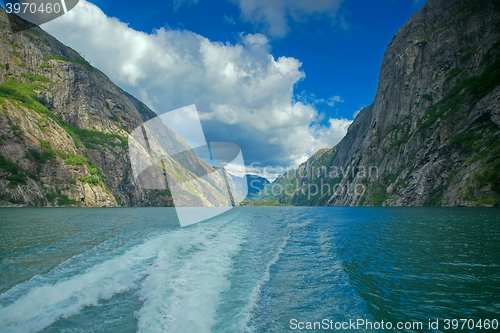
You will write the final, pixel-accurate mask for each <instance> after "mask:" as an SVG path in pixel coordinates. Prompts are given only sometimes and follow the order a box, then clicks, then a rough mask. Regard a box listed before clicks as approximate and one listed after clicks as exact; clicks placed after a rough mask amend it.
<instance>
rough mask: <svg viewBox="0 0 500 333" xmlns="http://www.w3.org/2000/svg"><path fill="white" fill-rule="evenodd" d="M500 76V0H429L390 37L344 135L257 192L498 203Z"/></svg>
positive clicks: (337, 200)
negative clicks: (367, 94) (372, 86)
mask: <svg viewBox="0 0 500 333" xmlns="http://www.w3.org/2000/svg"><path fill="white" fill-rule="evenodd" d="M499 84H500V2H499V1H495V0H476V1H471V0H467V1H466V0H429V1H428V2H427V3H426V4H425V5H424V6H423V7H422V8H421V9H420V10H419V11H418V12H417V13H416V14H414V15H413V16H412V17H411V18H410V20H409V21H408V22H407V23H406V24H405V25H404V26H403V27H402V28H401V29H400V30H399V31H398V32H397V34H396V35H395V36H394V38H393V40H392V41H391V43H390V44H389V45H388V47H387V50H386V51H385V53H384V58H383V60H382V66H381V69H380V77H379V83H378V88H377V93H376V96H375V99H374V101H373V103H372V104H371V105H370V106H368V107H366V108H364V109H363V110H362V111H361V112H360V113H359V114H358V116H357V117H356V119H355V120H354V122H353V123H352V125H351V126H350V128H349V130H348V133H347V135H346V136H345V138H344V139H343V140H342V141H341V142H340V143H339V144H338V145H337V146H336V147H334V148H332V149H326V150H322V151H320V152H318V153H316V154H315V155H314V156H313V157H311V159H309V160H308V161H307V162H306V163H304V164H303V165H301V166H300V167H299V170H294V171H291V172H289V173H288V174H286V175H283V176H281V177H280V178H278V180H277V181H276V182H275V183H273V184H271V185H269V186H268V187H267V188H266V189H265V190H264V192H263V193H262V194H261V195H260V196H259V197H258V198H257V200H258V201H261V203H266V202H267V203H269V204H276V203H282V204H301V205H389V206H422V205H450V206H460V205H466V206H469V205H498V204H499V203H500V130H499V128H500V86H499ZM287 184H291V185H288V187H287V190H288V191H287V193H285V191H284V189H285V187H284V185H287ZM277 185H279V186H277ZM273 186H274V187H273ZM272 190H274V192H272Z"/></svg>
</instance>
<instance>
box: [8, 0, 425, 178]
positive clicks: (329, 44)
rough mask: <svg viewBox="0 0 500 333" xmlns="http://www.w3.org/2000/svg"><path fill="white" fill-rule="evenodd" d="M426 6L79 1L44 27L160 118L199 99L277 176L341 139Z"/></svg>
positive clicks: (363, 1) (360, 0)
mask: <svg viewBox="0 0 500 333" xmlns="http://www.w3.org/2000/svg"><path fill="white" fill-rule="evenodd" d="M0 1H1V0H0ZM424 3H425V0H315V1H311V0H171V1H165V0H162V1H160V0H149V1H147V2H137V1H128V0H122V1H116V0H90V1H85V0H80V2H79V3H78V5H77V6H76V7H75V8H74V9H73V10H71V11H70V12H68V13H67V14H65V15H63V16H61V17H59V18H57V19H55V20H53V21H51V22H49V23H46V24H44V25H42V28H43V29H44V30H46V31H47V32H49V33H50V34H52V35H53V36H54V37H56V38H57V39H59V40H60V41H62V42H64V43H65V44H67V45H68V46H71V47H72V48H73V49H75V50H77V51H79V52H80V53H81V54H82V55H83V56H84V57H85V58H86V59H87V60H88V61H89V62H91V64H92V65H93V66H95V67H97V68H99V69H100V70H101V71H102V72H104V73H105V74H106V75H107V76H108V77H109V78H110V79H111V80H112V81H113V82H114V83H115V84H117V85H118V86H120V87H121V88H122V89H124V90H125V91H127V92H129V93H131V94H133V95H134V96H135V97H137V98H138V99H140V100H142V101H143V102H144V103H146V104H147V105H148V106H149V107H150V108H151V109H153V110H154V111H155V112H156V113H158V114H162V113H165V112H168V111H171V110H175V109H178V108H181V107H184V106H187V105H191V104H195V105H196V108H197V110H198V112H199V115H200V118H201V120H202V127H203V130H204V132H205V136H206V138H207V141H208V142H233V143H236V144H238V145H239V146H240V147H241V151H242V154H243V157H244V159H245V164H246V165H247V171H249V172H251V173H256V174H260V175H263V176H265V177H266V178H269V179H273V178H275V177H276V175H277V173H279V172H280V171H281V168H287V167H297V166H298V165H299V164H300V163H302V162H304V161H305V160H306V159H307V158H308V157H310V156H311V155H312V154H314V153H315V152H316V151H317V150H318V149H321V148H331V147H333V146H334V145H336V144H337V143H338V142H339V141H340V140H341V139H342V137H343V136H344V135H345V133H346V131H347V128H348V126H349V125H350V123H351V122H352V120H353V119H354V117H355V115H356V113H357V112H358V111H359V110H361V109H362V108H363V107H364V106H367V105H369V104H371V103H372V101H373V98H374V96H375V92H376V88H377V81H378V75H379V69H380V64H381V61H382V56H383V53H384V51H385V49H386V47H387V45H388V44H389V42H390V41H391V39H392V37H393V36H394V34H395V33H396V32H397V31H398V29H399V28H400V27H402V26H403V25H404V24H405V22H406V21H407V20H408V19H409V18H410V16H411V15H412V14H414V13H415V12H416V11H417V10H418V9H420V8H421V7H422V5H423V4H424ZM250 165H252V167H250ZM264 169H265V170H266V173H265V174H264V173H263V170H264Z"/></svg>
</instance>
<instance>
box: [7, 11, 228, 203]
mask: <svg viewBox="0 0 500 333" xmlns="http://www.w3.org/2000/svg"><path fill="white" fill-rule="evenodd" d="M27 28H28V27H27V26H25V23H24V22H23V21H21V20H20V19H18V20H17V24H16V23H15V24H13V25H11V24H10V22H9V19H8V17H7V14H6V13H5V11H4V10H3V9H1V8H0V110H1V111H2V112H1V113H0V206H12V205H23V206H63V205H78V206H88V207H95V206H117V205H124V206H125V205H126V206H169V205H172V198H171V195H170V192H169V190H168V189H165V190H161V189H160V190H148V189H143V188H141V187H140V186H139V185H138V184H136V182H135V181H134V177H133V174H132V170H131V165H130V160H129V156H128V154H127V148H128V134H129V133H130V132H131V131H133V130H134V129H135V128H137V127H138V126H140V125H141V124H142V123H144V122H145V121H147V120H149V119H152V118H153V117H155V116H156V114H155V113H153V112H152V111H151V110H150V109H148V108H147V107H146V106H145V105H144V104H143V103H141V102H140V101H138V100H137V99H135V98H134V97H132V96H131V95H129V94H127V93H125V92H124V91H122V90H121V89H120V88H118V87H117V86H115V85H114V84H113V83H112V82H111V81H110V80H109V79H108V78H107V77H106V76H105V75H104V74H103V73H101V72H100V71H99V70H97V69H95V68H93V67H92V66H91V65H90V64H89V63H88V62H86V61H85V59H83V58H82V57H81V56H80V55H79V54H78V53H77V52H75V51H74V50H72V49H70V48H68V47H66V46H64V45H62V44H61V43H60V42H58V41H57V40H55V39H54V38H53V37H51V36H50V35H48V34H46V33H45V32H44V31H43V30H41V29H40V28H38V27H33V28H31V29H27ZM163 132H164V134H165V135H166V136H168V140H170V142H172V143H175V145H176V146H177V147H179V146H180V147H185V149H186V150H187V149H189V146H188V145H187V143H186V142H185V141H184V140H183V139H182V138H181V137H179V136H178V135H176V134H175V133H174V132H172V131H171V130H170V129H168V128H167V127H165V130H164V131H163ZM166 149H167V150H168V147H166ZM167 153H168V151H167ZM188 155H189V154H188ZM191 155H192V156H191ZM191 155H189V156H187V157H186V159H187V162H186V163H187V164H186V165H189V166H190V168H186V167H185V165H184V164H183V165H180V164H179V163H178V162H177V161H175V160H171V161H170V162H169V163H168V165H169V166H170V167H172V170H173V171H172V173H173V174H172V176H173V177H184V178H189V179H190V178H196V177H195V176H194V175H193V173H196V170H206V169H212V168H211V167H210V166H208V165H206V164H205V163H204V162H203V161H201V160H199V159H198V158H197V157H196V156H194V155H193V154H191ZM211 171H213V170H211ZM209 182H210V184H205V183H204V182H203V181H202V180H199V181H195V183H194V187H190V188H192V189H193V191H194V192H195V193H188V194H192V197H193V196H194V197H197V198H199V199H200V200H201V201H202V202H204V203H205V205H207V206H211V205H220V204H226V203H227V202H226V201H227V200H225V199H224V198H223V197H221V195H220V194H219V193H218V188H217V186H219V187H220V188H222V187H223V186H225V185H224V183H223V180H222V179H221V178H220V177H219V175H218V174H217V173H215V174H213V175H212V176H211V178H210V179H209ZM196 188H203V191H202V193H201V192H197V190H196ZM206 197H208V199H207V198H206Z"/></svg>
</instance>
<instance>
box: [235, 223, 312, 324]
mask: <svg viewBox="0 0 500 333" xmlns="http://www.w3.org/2000/svg"><path fill="white" fill-rule="evenodd" d="M311 222H312V221H306V222H303V223H291V224H289V229H288V233H287V235H286V236H285V237H283V240H282V241H281V242H280V243H279V245H278V246H277V248H276V250H275V254H274V256H273V257H272V258H271V260H270V261H269V262H268V263H267V264H266V269H265V270H264V273H263V274H262V276H261V277H260V279H259V280H258V281H257V283H256V285H255V287H254V289H253V290H252V293H251V294H250V298H249V302H248V303H247V305H246V306H245V308H244V310H243V313H244V314H245V316H244V318H245V319H244V321H243V322H242V324H241V330H242V331H243V332H254V331H255V329H254V328H253V327H252V326H250V322H251V320H252V319H253V318H254V315H255V309H256V308H257V305H258V302H259V300H260V299H261V297H262V287H263V286H264V285H265V284H266V283H267V282H269V280H271V267H273V266H274V265H276V263H277V262H278V261H279V260H280V256H281V254H282V253H283V251H284V249H285V247H286V246H287V244H288V242H289V241H290V236H291V234H292V232H293V231H294V230H296V229H299V228H304V227H306V226H307V225H309V224H310V223H311Z"/></svg>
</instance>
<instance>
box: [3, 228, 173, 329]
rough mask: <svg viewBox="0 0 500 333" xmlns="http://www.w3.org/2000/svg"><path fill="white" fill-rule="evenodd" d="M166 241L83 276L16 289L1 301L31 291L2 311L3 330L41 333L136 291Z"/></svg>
mask: <svg viewBox="0 0 500 333" xmlns="http://www.w3.org/2000/svg"><path fill="white" fill-rule="evenodd" d="M163 242H164V237H156V238H153V239H150V240H148V241H146V242H145V243H143V244H141V245H137V246H135V247H133V248H132V249H130V250H129V251H127V252H125V253H124V254H122V255H119V256H118V257H116V258H114V259H110V260H107V261H105V262H103V263H101V264H97V265H95V266H92V267H90V268H88V269H87V270H85V272H84V273H82V274H78V275H74V276H71V277H69V278H65V279H62V280H60V281H58V282H55V283H53V284H51V283H48V282H46V283H45V284H43V285H40V284H39V285H36V286H33V285H32V283H29V282H30V281H28V282H26V283H25V284H21V285H18V286H16V287H15V288H13V289H11V290H9V291H7V292H6V293H4V294H2V295H1V298H2V299H3V298H5V299H9V298H11V295H10V294H11V293H15V294H18V293H19V292H20V290H22V289H23V287H25V288H27V289H28V290H26V292H25V293H24V295H23V296H21V297H18V298H17V299H16V300H15V301H13V302H12V303H11V304H9V305H6V306H4V307H1V308H0V328H1V331H2V332H37V331H40V330H42V329H43V328H45V327H47V326H49V325H51V324H52V323H54V322H55V321H56V320H58V319H59V318H61V317H62V318H66V317H69V316H72V315H74V314H77V313H79V312H80V311H81V310H82V309H83V308H84V307H85V306H96V305H98V302H99V300H101V299H109V298H111V297H112V296H113V295H114V294H117V293H121V292H124V291H126V290H130V289H132V288H136V287H137V282H138V281H139V280H140V279H142V278H143V277H144V275H145V274H146V273H147V269H146V267H147V265H148V261H149V262H151V259H152V258H154V257H156V255H157V253H158V249H159V248H160V246H161V245H162V243H163ZM38 280H40V279H38ZM16 296H17V295H16Z"/></svg>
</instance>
